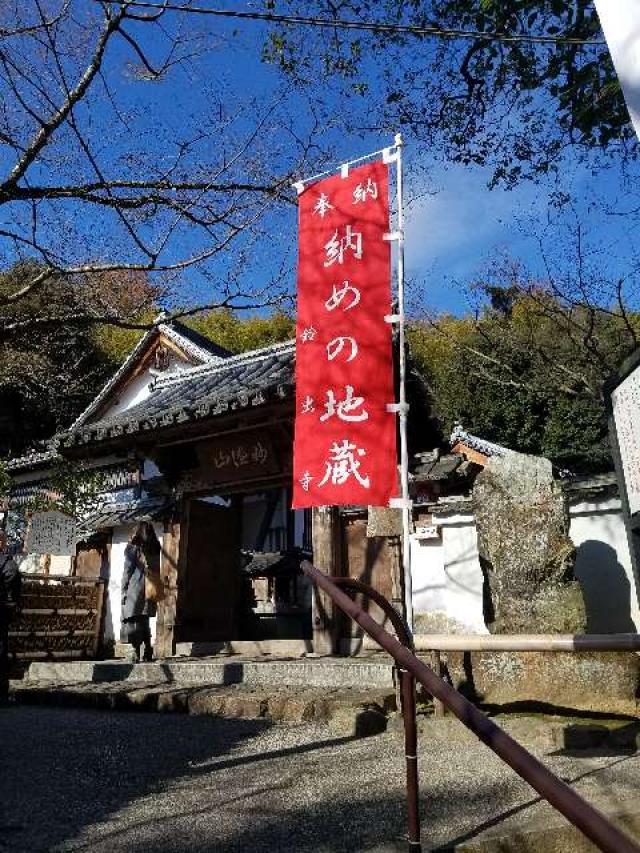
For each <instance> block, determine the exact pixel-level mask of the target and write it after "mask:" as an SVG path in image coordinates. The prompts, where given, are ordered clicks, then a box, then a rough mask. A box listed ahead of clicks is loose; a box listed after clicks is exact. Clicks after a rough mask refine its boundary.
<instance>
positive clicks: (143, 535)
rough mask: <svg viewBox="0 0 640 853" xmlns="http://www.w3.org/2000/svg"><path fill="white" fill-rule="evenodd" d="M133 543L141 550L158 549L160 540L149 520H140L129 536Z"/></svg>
mask: <svg viewBox="0 0 640 853" xmlns="http://www.w3.org/2000/svg"><path fill="white" fill-rule="evenodd" d="M131 542H132V543H133V544H134V545H139V546H140V548H142V550H143V551H159V550H160V542H159V541H158V537H157V536H156V532H155V530H154V529H153V524H151V522H150V521H140V522H139V523H138V526H137V527H136V530H135V533H134V534H133V536H132V537H131Z"/></svg>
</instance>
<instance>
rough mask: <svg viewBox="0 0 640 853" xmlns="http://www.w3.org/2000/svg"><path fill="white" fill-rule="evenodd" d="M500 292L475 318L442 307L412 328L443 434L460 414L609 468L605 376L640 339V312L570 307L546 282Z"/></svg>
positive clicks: (583, 464) (539, 447)
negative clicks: (638, 333) (638, 330)
mask: <svg viewBox="0 0 640 853" xmlns="http://www.w3.org/2000/svg"><path fill="white" fill-rule="evenodd" d="M486 290H487V291H489V290H490V289H489V288H486ZM494 296H497V297H498V298H497V299H495V298H494V299H493V305H492V304H489V305H488V306H487V307H486V309H485V310H484V312H483V314H482V315H481V316H480V317H479V318H478V319H476V318H475V317H473V318H472V317H465V318H462V319H460V318H454V317H449V316H443V317H439V318H437V319H436V320H433V321H430V322H425V321H423V322H416V323H414V324H413V326H412V328H411V330H410V342H411V347H412V352H413V356H414V358H415V359H416V361H417V363H418V365H419V367H420V369H421V370H422V372H423V374H424V375H425V377H426V379H427V382H428V384H429V387H430V390H431V395H432V402H433V407H434V414H435V416H436V417H437V418H438V420H439V421H440V423H441V425H442V428H443V430H444V431H445V433H448V431H450V430H451V428H452V427H453V424H454V423H455V422H456V421H460V422H461V423H462V424H463V426H464V427H465V428H466V429H468V430H469V431H470V432H475V433H477V434H479V435H481V436H483V437H484V438H487V439H489V440H492V441H496V442H499V443H501V444H505V445H506V446H508V447H512V448H513V449H514V450H519V451H522V452H528V453H540V454H543V455H545V456H548V457H549V458H550V459H551V460H552V461H553V462H554V463H556V464H557V465H559V466H561V467H568V468H571V469H575V470H582V471H592V470H606V469H610V468H611V465H612V463H611V457H610V450H609V439H608V432H607V420H606V414H605V408H604V403H603V400H602V385H603V382H604V380H605V379H606V378H607V377H608V376H609V375H611V373H613V371H614V370H615V369H616V368H617V366H618V365H619V364H620V362H621V361H622V359H623V358H624V357H625V355H627V354H628V353H629V352H630V351H631V350H633V349H634V348H635V346H636V337H635V330H634V326H636V327H637V326H638V323H639V318H638V316H637V315H627V316H623V315H622V314H620V313H616V312H615V311H608V310H606V309H597V308H592V307H588V306H585V305H578V306H575V305H573V306H567V305H565V304H562V302H561V301H560V300H558V299H557V298H555V297H554V296H552V295H550V294H549V293H548V292H546V291H544V290H542V289H532V290H531V291H529V292H522V291H520V292H518V291H517V290H513V291H511V292H509V291H507V290H505V291H504V292H503V293H501V294H494ZM496 305H497V306H499V307H498V308H496V307H494V306H496Z"/></svg>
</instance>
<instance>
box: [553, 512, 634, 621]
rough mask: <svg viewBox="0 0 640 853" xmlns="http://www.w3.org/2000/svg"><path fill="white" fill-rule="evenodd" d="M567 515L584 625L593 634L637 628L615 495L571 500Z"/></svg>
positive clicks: (622, 525)
mask: <svg viewBox="0 0 640 853" xmlns="http://www.w3.org/2000/svg"><path fill="white" fill-rule="evenodd" d="M569 518H570V528H569V531H570V535H571V539H572V540H573V542H574V544H575V546H576V548H577V554H576V576H577V577H578V580H579V581H580V584H581V586H582V592H583V595H584V598H585V606H586V608H587V630H588V631H589V632H590V633H595V634H597V633H614V632H627V631H637V630H639V629H640V608H639V607H638V596H637V592H636V583H635V578H634V575H633V570H632V567H631V557H630V554H629V546H628V542H627V534H626V530H625V526H624V518H623V515H622V507H621V505H620V500H619V499H618V498H609V499H607V500H594V501H591V502H586V501H583V502H580V503H574V504H572V505H571V506H570V509H569Z"/></svg>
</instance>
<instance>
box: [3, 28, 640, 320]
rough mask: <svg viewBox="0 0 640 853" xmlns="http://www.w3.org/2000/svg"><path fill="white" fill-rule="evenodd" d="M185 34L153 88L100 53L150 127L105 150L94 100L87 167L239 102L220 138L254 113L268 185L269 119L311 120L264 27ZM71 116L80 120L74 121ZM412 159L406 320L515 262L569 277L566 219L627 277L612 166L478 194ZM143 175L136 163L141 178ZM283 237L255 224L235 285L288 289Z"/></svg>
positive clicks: (183, 296)
mask: <svg viewBox="0 0 640 853" xmlns="http://www.w3.org/2000/svg"><path fill="white" fill-rule="evenodd" d="M178 20H179V16H175V15H174V16H173V18H172V19H170V21H169V28H171V27H172V26H174V25H175V23H176V22H177V21H178ZM183 23H187V22H184V21H183ZM188 26H189V27H190V28H192V31H197V32H199V33H200V34H201V35H202V37H203V40H204V41H203V44H205V45H206V47H207V52H206V53H205V54H204V55H203V56H202V57H201V58H198V59H197V60H194V61H193V62H191V63H190V64H189V67H188V69H187V70H186V71H183V70H180V71H178V72H177V73H175V74H173V75H172V76H170V77H169V78H168V79H167V80H165V81H163V82H160V83H156V84H150V83H140V82H139V81H137V80H136V79H135V75H133V74H132V73H131V71H130V68H129V66H128V63H130V60H131V54H130V52H129V51H128V48H127V46H126V45H125V44H124V43H123V42H120V44H119V45H118V46H117V48H116V49H115V51H113V52H112V55H111V56H110V65H109V67H108V69H107V78H108V79H109V82H110V84H111V86H112V87H113V89H114V91H116V92H117V95H118V98H119V100H120V102H121V105H122V106H123V107H124V109H125V110H129V111H131V112H132V114H136V113H137V114H138V115H139V116H140V115H141V116H143V117H144V116H145V115H149V117H150V120H149V122H147V123H144V122H143V123H142V125H140V126H138V128H137V130H136V134H135V135H132V136H131V137H130V138H129V141H127V140H126V139H125V141H124V142H121V143H120V146H119V147H118V144H116V143H114V141H113V140H112V139H111V138H110V136H109V133H108V132H105V131H104V130H103V129H102V127H101V125H102V123H103V122H104V123H105V126H106V122H107V121H108V120H109V118H110V117H109V113H110V108H109V106H108V105H107V104H106V103H103V104H102V106H100V107H98V108H96V109H94V110H93V114H92V117H91V118H92V121H93V123H94V127H95V130H96V137H97V150H98V154H99V157H101V158H103V161H104V162H107V161H109V160H112V159H113V158H114V157H116V156H121V155H124V154H127V153H128V151H127V146H128V145H129V144H130V145H131V149H132V151H133V150H136V151H139V150H141V149H144V150H145V151H146V156H147V157H149V158H152V159H153V160H154V161H157V162H162V160H163V158H166V157H169V156H170V153H171V147H170V146H171V138H172V135H173V134H174V133H175V132H176V130H177V129H182V128H188V127H189V126H190V124H192V123H194V122H195V120H196V118H199V117H201V116H205V117H206V118H207V119H208V120H209V119H210V121H211V122H212V123H213V124H214V125H215V121H216V109H217V105H216V104H217V99H218V98H219V97H221V93H224V94H223V95H222V100H223V101H224V109H225V111H226V113H227V114H229V115H230V114H232V113H233V112H234V110H235V109H236V108H237V107H238V105H240V104H242V103H246V99H247V97H248V96H250V97H254V98H255V101H256V104H255V109H254V110H249V111H248V112H247V113H245V114H244V115H243V116H240V117H239V118H238V119H237V121H236V122H235V123H234V126H233V128H232V130H233V131H234V132H235V133H236V134H237V135H239V136H241V135H242V133H243V131H245V130H248V129H249V128H250V127H252V126H253V121H254V117H255V114H258V115H262V116H263V117H264V119H265V122H266V124H265V128H264V133H263V136H262V138H260V139H259V140H258V141H257V143H256V144H262V143H263V144H265V145H268V146H272V150H273V158H272V159H273V172H274V173H275V174H278V172H279V171H282V170H284V169H285V168H286V167H287V163H288V160H289V159H290V157H289V155H290V153H291V147H292V145H291V142H290V137H288V136H287V134H286V133H284V132H282V133H280V132H279V126H278V122H279V121H282V120H283V119H284V118H289V117H291V118H292V119H293V124H294V126H295V127H296V129H297V130H298V131H299V132H300V133H301V134H302V133H304V131H305V129H306V128H307V127H308V126H309V125H310V123H311V121H312V117H311V112H310V107H309V102H308V101H307V100H306V98H305V96H304V95H300V94H299V93H297V92H296V91H294V90H292V89H290V87H289V86H288V84H287V83H286V81H284V79H283V78H282V76H281V75H280V74H279V72H278V71H277V70H276V69H275V68H273V67H272V66H269V65H266V64H265V63H263V62H262V61H261V57H260V54H261V48H262V45H263V43H264V39H265V36H266V33H267V32H268V28H267V27H268V25H265V24H249V23H242V24H240V25H238V26H237V28H236V25H234V24H231V23H228V22H220V21H219V20H212V19H205V18H198V17H197V16H191V17H190V19H189V21H188ZM146 47H147V48H149V50H150V52H151V53H152V54H157V55H160V54H161V53H162V50H163V47H162V45H161V44H159V43H153V44H151V43H148V44H146ZM94 85H98V84H94ZM378 94H379V93H378V92H377V91H376V89H375V86H374V87H373V88H372V90H371V91H370V93H369V95H368V101H367V102H366V107H367V108H368V109H371V110H375V109H376V98H377V96H378ZM325 97H326V100H327V103H328V106H329V107H330V111H331V112H334V113H335V115H336V116H338V117H339V115H340V113H341V111H344V110H348V109H349V108H350V104H349V103H348V102H346V101H345V100H344V99H341V98H339V97H337V96H335V95H333V93H332V92H331V91H330V90H328V91H326V92H325ZM276 102H277V103H280V107H279V109H280V113H278V111H277V109H273V105H274V103H276ZM360 103H362V102H360ZM79 114H80V116H81V118H82V117H84V118H85V119H88V114H87V115H85V116H83V114H82V112H81V111H80V113H79ZM229 133H231V130H229V131H227V130H226V129H225V130H223V131H222V133H221V134H220V136H219V138H218V139H217V140H216V150H215V151H212V150H211V145H212V142H211V140H209V141H208V142H207V143H206V144H207V146H209V147H208V148H203V150H202V157H203V161H204V160H207V161H208V160H209V159H214V160H215V157H216V156H219V155H220V151H221V150H223V149H224V148H225V147H227V146H228V148H229V150H230V151H231V152H232V151H233V145H234V143H233V142H231V141H230V140H229V137H228V134H229ZM391 141H392V134H391V133H390V134H389V135H388V136H386V137H380V136H378V135H374V134H366V133H361V134H358V135H357V136H356V135H353V136H351V137H346V136H345V135H344V133H343V132H342V130H341V129H340V128H339V127H337V128H331V127H329V128H326V130H325V131H324V132H323V134H322V136H321V143H322V146H323V149H324V154H325V156H326V152H327V151H331V152H332V154H331V156H332V157H333V158H334V162H335V163H336V165H337V164H339V163H340V162H341V161H342V160H345V159H349V158H352V157H357V156H359V155H362V154H365V153H366V152H367V151H370V150H374V149H378V148H381V147H383V146H385V145H388V144H389V143H390V142H391ZM320 156H321V155H320V153H319V154H318V157H319V158H320ZM426 156H427V155H425V154H424V153H420V151H419V149H418V147H417V146H416V145H415V144H414V142H413V140H412V139H411V138H410V137H408V138H406V147H405V162H406V167H407V168H406V190H407V192H406V195H407V202H408V203H407V207H406V243H405V245H406V260H407V273H408V277H409V280H410V298H412V300H413V304H414V306H417V308H418V309H420V308H421V307H428V308H429V309H434V310H440V311H451V312H454V313H463V312H464V311H465V310H467V309H468V307H469V305H468V302H467V301H466V297H465V293H464V291H465V287H466V285H468V284H469V283H470V282H472V281H474V280H478V279H479V278H482V277H483V276H485V275H486V274H487V270H488V269H489V268H490V267H491V266H492V265H494V264H495V262H496V260H498V259H510V260H513V261H517V262H519V263H521V264H522V265H523V267H524V268H525V269H526V270H527V271H528V272H529V273H531V274H532V275H538V276H545V275H546V274H547V272H548V268H549V267H550V268H551V269H552V270H553V272H554V274H555V273H557V274H558V275H560V276H563V275H566V276H571V275H573V273H574V270H575V266H576V258H575V252H574V248H575V239H574V238H575V226H576V223H577V222H580V224H581V228H582V234H581V237H582V240H583V249H584V255H585V257H586V258H587V260H588V264H589V265H590V267H591V272H592V273H594V274H596V275H600V276H602V277H603V278H615V277H616V276H618V275H628V274H629V273H630V272H631V271H633V270H634V265H636V263H637V259H636V242H637V229H638V217H637V216H635V215H630V214H628V215H625V216H619V215H613V214H612V212H611V211H612V210H613V211H617V212H620V211H631V210H632V209H633V208H634V207H635V206H638V207H640V196H639V194H638V193H637V192H636V191H635V190H634V182H633V181H628V180H625V175H624V174H623V172H622V170H621V168H619V166H618V165H616V163H615V160H614V161H611V159H608V160H606V161H605V158H604V157H603V156H602V155H600V154H599V153H598V152H597V151H596V152H593V153H592V155H591V157H590V160H589V163H588V165H585V164H584V163H580V164H578V163H577V162H574V160H573V159H572V158H571V157H570V156H569V157H568V158H567V160H566V162H565V163H564V164H563V167H562V169H561V177H560V179H559V180H555V181H553V182H550V183H549V184H541V185H535V184H532V183H529V182H525V183H523V184H522V185H520V186H519V187H517V188H516V189H513V190H509V191H507V190H503V189H493V190H489V189H488V187H487V184H488V181H489V178H490V172H489V171H488V170H486V169H481V168H478V167H468V166H467V167H462V166H459V165H449V166H446V165H444V164H443V163H442V161H441V159H439V158H438V157H437V152H434V158H433V162H432V163H431V162H425V158H426ZM612 162H613V165H612ZM1 163H2V159H1V157H0V164H1ZM144 165H145V164H144V159H142V161H141V165H140V169H141V170H144ZM315 165H316V164H315V163H310V166H309V168H310V169H313V171H315V168H313V167H314V166H315ZM71 166H72V167H73V164H71ZM558 192H562V193H566V194H568V196H570V197H571V198H572V202H571V204H565V206H564V207H562V208H554V207H551V206H550V200H551V199H552V198H553V197H557V193H558ZM553 194H556V196H554V195H553ZM294 197H295V194H294V193H293V192H292V198H294ZM118 227H119V226H118V225H117V224H113V223H111V224H109V223H108V222H107V221H106V219H105V220H104V221H101V220H100V219H99V218H98V217H96V216H95V215H92V216H90V217H85V218H82V217H80V218H76V219H75V221H74V222H73V231H74V233H75V235H76V236H77V238H78V240H79V246H82V248H83V249H85V250H86V247H87V246H89V247H90V249H91V250H93V251H95V253H96V254H99V253H102V254H104V255H107V254H108V252H109V250H110V248H111V247H112V246H113V245H114V244H116V243H117V242H118V241H119V240H120V239H121V238H122V233H121V232H120V231H119V230H118ZM296 227H297V222H296V211H295V208H294V207H293V206H291V208H290V209H288V210H287V209H285V210H279V211H277V212H276V211H272V212H270V213H269V214H268V215H267V217H266V218H265V220H264V227H263V229H262V230H261V231H260V232H259V233H258V234H257V235H256V238H255V242H254V243H253V244H250V245H247V246H246V250H247V251H246V257H243V258H242V266H243V276H244V279H245V280H246V282H247V283H249V284H255V283H259V282H260V281H261V280H262V279H265V278H268V276H269V275H270V274H273V273H274V271H276V270H278V269H279V268H280V267H281V266H284V268H285V269H286V270H288V271H289V274H288V282H289V289H290V291H291V292H293V288H294V285H295V281H294V278H295V245H296V237H297V235H296ZM194 240H195V238H194V237H193V234H192V233H190V232H189V230H188V229H183V230H182V232H181V233H180V235H179V242H178V243H177V244H176V245H175V247H174V248H173V249H172V251H174V252H175V253H178V252H182V251H184V250H185V248H189V246H190V242H193V241H194ZM79 251H80V249H79ZM238 257H239V256H238V254H237V252H236V253H231V254H230V255H228V256H227V257H226V258H221V259H220V260H219V262H218V266H217V267H216V275H217V276H218V278H219V279H223V278H224V276H225V274H226V273H227V272H229V271H230V270H231V269H233V266H234V264H236V263H237V262H238ZM211 288H212V282H211V278H207V277H205V276H202V275H201V274H200V273H198V271H197V270H191V271H188V272H185V273H184V274H183V276H182V285H181V293H180V300H181V301H182V302H183V303H184V302H185V301H186V302H191V303H193V302H198V301H203V300H204V301H206V300H207V299H208V298H209V296H210V292H211Z"/></svg>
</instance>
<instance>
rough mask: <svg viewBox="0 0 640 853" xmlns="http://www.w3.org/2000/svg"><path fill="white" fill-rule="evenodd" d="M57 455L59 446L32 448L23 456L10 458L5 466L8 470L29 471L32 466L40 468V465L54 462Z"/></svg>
mask: <svg viewBox="0 0 640 853" xmlns="http://www.w3.org/2000/svg"><path fill="white" fill-rule="evenodd" d="M57 456H58V451H57V447H49V448H47V450H30V451H29V452H28V453H25V454H24V455H23V456H15V457H14V458H13V459H8V460H7V462H5V466H4V467H5V469H6V470H7V471H14V472H15V471H28V470H30V469H31V468H38V467H39V466H40V465H45V464H47V463H49V462H53V461H54V459H56V457H57Z"/></svg>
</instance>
